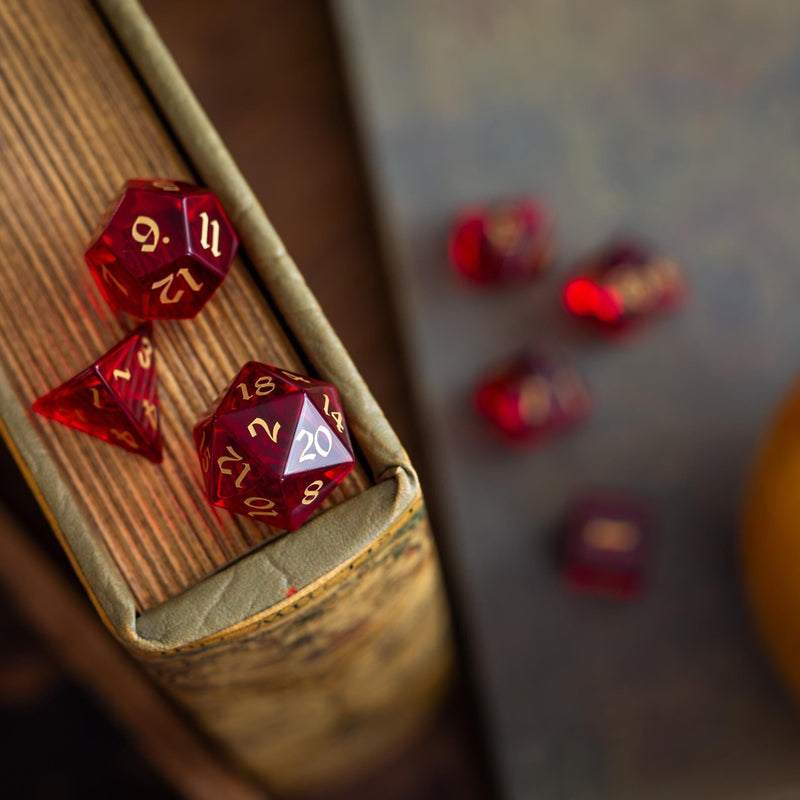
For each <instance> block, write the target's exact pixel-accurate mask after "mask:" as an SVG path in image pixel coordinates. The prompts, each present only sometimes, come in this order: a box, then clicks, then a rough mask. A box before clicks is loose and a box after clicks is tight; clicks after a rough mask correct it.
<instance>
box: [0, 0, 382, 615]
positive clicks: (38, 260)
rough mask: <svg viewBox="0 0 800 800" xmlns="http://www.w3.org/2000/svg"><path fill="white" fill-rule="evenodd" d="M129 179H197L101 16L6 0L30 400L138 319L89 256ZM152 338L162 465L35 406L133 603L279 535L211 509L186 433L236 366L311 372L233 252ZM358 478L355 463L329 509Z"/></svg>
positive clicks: (2, 244) (4, 76)
mask: <svg viewBox="0 0 800 800" xmlns="http://www.w3.org/2000/svg"><path fill="white" fill-rule="evenodd" d="M131 177H162V178H178V179H188V180H192V176H191V172H190V170H189V168H188V167H187V165H186V164H185V163H184V162H183V161H182V159H181V157H180V155H179V153H178V152H177V150H176V148H175V146H174V144H173V143H172V141H171V140H170V138H169V136H168V134H167V133H166V131H165V130H164V128H163V126H162V124H161V122H160V121H159V119H158V117H157V116H156V114H155V113H154V111H153V109H152V108H151V107H150V105H149V102H148V100H147V98H146V96H145V94H144V92H143V91H142V88H141V87H140V86H139V84H138V83H137V81H136V79H135V77H134V76H133V75H132V74H131V72H130V70H129V68H128V66H127V65H126V63H125V61H124V60H123V58H122V57H121V55H120V54H119V52H118V51H117V50H116V48H115V46H114V43H113V41H112V40H111V38H110V36H109V34H108V32H107V31H106V30H105V28H104V26H103V24H102V22H101V21H100V19H99V18H98V16H97V14H96V12H95V11H94V10H93V9H92V8H91V6H90V5H89V3H88V2H83V1H81V2H70V3H63V2H60V0H32V2H26V1H25V0H7V1H6V2H4V3H2V4H0V259H1V261H0V281H2V285H0V363H2V366H3V368H4V369H5V370H6V371H7V373H8V375H9V376H10V380H11V381H12V382H13V387H12V388H13V390H14V391H15V392H16V394H17V395H18V396H19V398H20V400H21V402H22V403H24V404H25V405H28V406H29V405H30V404H31V403H32V402H33V401H34V400H35V399H36V397H38V396H39V395H41V394H43V393H44V392H46V391H47V390H48V389H50V388H52V387H53V386H55V385H57V384H58V383H60V382H62V381H64V380H65V379H67V378H69V377H70V376H71V375H73V374H75V373H76V372H78V371H79V370H80V369H82V368H83V367H85V366H86V365H87V364H89V363H90V362H91V361H93V360H94V359H95V358H97V357H98V356H99V355H100V354H102V353H103V352H105V350H107V349H108V348H109V347H110V346H111V345H113V344H114V343H115V342H116V341H118V340H119V339H120V338H121V337H122V335H123V334H124V333H125V332H126V331H127V330H129V329H130V328H131V327H133V325H134V324H135V321H134V320H131V319H129V318H123V317H119V316H118V315H116V314H115V313H114V312H113V311H112V310H111V309H110V308H109V307H108V306H107V305H106V304H105V302H104V300H103V299H102V296H101V295H100V293H99V291H98V289H97V287H96V286H95V284H94V281H93V279H92V277H91V275H90V273H89V270H88V268H87V267H86V265H85V263H84V260H83V251H84V248H85V246H86V244H87V242H88V241H89V237H90V235H91V233H92V231H93V229H94V228H95V226H96V224H97V221H98V219H99V218H100V216H101V214H102V213H103V211H104V210H105V208H106V207H107V205H108V203H109V202H110V201H111V200H112V199H113V197H114V196H115V195H116V193H117V192H118V191H119V188H120V187H121V185H122V184H123V182H124V181H125V180H126V179H128V178H131ZM155 340H156V347H157V355H158V359H157V367H158V377H159V398H160V402H161V424H162V435H163V437H164V445H165V447H164V462H163V464H160V465H153V464H150V463H149V462H147V461H145V460H144V459H142V458H138V457H136V456H133V455H131V454H129V453H126V452H125V451H123V450H121V449H119V448H116V447H113V446H110V445H108V444H106V443H103V442H101V441H99V440H97V439H94V438H92V437H89V436H86V435H83V434H80V433H77V432H75V431H72V430H69V429H67V428H64V427H63V426H61V425H58V424H56V423H53V422H50V421H47V420H44V419H42V418H40V417H38V416H37V415H34V414H31V423H32V424H33V425H35V426H37V427H38V428H39V429H40V430H41V433H42V435H43V437H45V439H46V440H47V442H48V445H49V448H50V451H51V453H52V456H53V458H54V459H55V460H56V462H57V463H58V465H59V466H60V469H61V475H62V477H63V480H64V481H65V482H66V483H67V484H68V485H69V486H70V488H71V489H72V490H73V492H74V494H75V495H76V496H78V497H80V498H81V502H82V503H83V504H84V506H85V508H84V509H83V510H84V512H85V513H86V514H87V516H88V517H89V518H91V519H93V520H95V522H96V529H97V535H98V536H99V537H100V538H101V539H102V541H103V542H104V543H105V546H106V547H107V549H108V551H109V552H110V554H111V556H112V558H113V559H114V561H115V563H116V564H117V566H118V567H119V569H120V571H121V572H122V574H123V575H124V576H125V578H126V580H127V581H128V583H129V585H130V587H131V589H132V591H133V593H134V595H135V597H136V600H137V603H138V605H139V607H140V608H141V609H146V608H149V607H152V606H154V605H156V604H158V603H160V602H163V601H164V600H165V599H167V598H168V597H171V596H173V595H175V594H177V593H179V592H180V591H182V590H184V589H185V588H186V587H188V586H190V585H192V584H193V583H195V582H196V581H198V580H199V579H201V578H203V577H205V576H207V575H209V574H211V573H213V572H215V571H216V570H218V569H219V568H220V567H222V566H224V565H225V564H227V563H229V562H230V561H231V560H233V559H235V558H237V557H239V556H240V555H242V554H243V553H246V552H247V551H248V550H250V549H252V548H253V547H254V546H256V545H257V544H259V543H260V542H262V541H264V540H265V539H268V538H271V537H272V536H274V535H275V534H276V533H277V532H276V531H274V530H272V529H270V528H268V527H266V526H265V525H262V524H259V523H255V522H251V521H249V520H247V519H245V518H243V517H238V516H233V515H230V514H228V513H227V512H224V511H221V510H217V509H215V508H213V507H212V506H210V505H209V504H208V502H207V501H206V499H205V497H204V495H203V489H202V484H201V477H200V470H199V466H198V464H197V457H196V454H195V452H194V449H193V445H192V440H191V429H192V426H193V425H194V422H195V421H196V420H197V418H198V417H199V416H200V415H201V414H202V413H203V412H204V411H205V409H206V408H207V407H208V406H209V405H210V404H211V403H212V402H213V401H214V399H215V398H216V397H217V396H218V394H219V392H220V391H221V390H222V389H223V388H224V387H225V386H226V385H227V383H228V382H229V380H230V379H231V378H232V376H233V375H234V374H235V373H236V371H237V370H238V368H239V367H240V366H241V364H242V363H244V362H245V361H248V360H250V359H256V360H261V361H265V362H267V363H274V364H278V365H280V366H285V367H287V368H289V369H293V370H298V371H300V372H303V371H305V367H304V366H303V364H302V362H301V361H300V359H299V358H298V356H297V354H296V353H295V352H294V351H293V350H292V348H291V346H290V344H289V342H288V340H287V339H286V337H285V335H284V334H283V333H282V331H281V329H280V325H279V323H278V321H277V320H276V318H275V316H274V314H273V313H272V311H271V310H270V308H269V306H268V304H267V302H266V301H265V299H264V298H263V297H262V296H261V295H260V294H259V292H258V290H257V289H256V287H255V285H254V284H253V282H252V280H251V279H250V278H249V276H248V274H247V272H246V269H245V268H244V266H243V265H242V263H241V262H240V261H239V260H238V259H237V260H236V261H235V262H234V265H233V266H232V268H231V272H230V274H229V276H228V278H227V280H226V281H225V283H224V284H223V286H222V287H221V288H220V289H219V290H218V291H217V293H216V295H215V296H214V297H213V298H212V300H211V301H210V302H209V303H208V305H207V306H206V308H205V309H204V311H203V312H202V313H201V314H200V315H199V316H198V317H197V318H196V319H194V320H189V321H179V322H164V323H156V324H155ZM367 485H368V482H367V478H366V476H365V473H364V471H363V470H362V469H361V468H360V467H357V468H356V470H354V472H353V473H352V475H351V477H350V478H348V479H347V481H346V482H345V483H344V484H343V485H342V487H341V488H340V489H339V490H337V491H336V492H335V493H334V495H333V496H332V497H331V498H330V500H329V501H328V503H327V505H326V507H327V506H329V505H331V504H334V503H337V502H341V500H343V499H344V498H346V497H350V496H352V495H353V494H355V493H357V492H359V491H361V490H363V488H365V487H366V486H367Z"/></svg>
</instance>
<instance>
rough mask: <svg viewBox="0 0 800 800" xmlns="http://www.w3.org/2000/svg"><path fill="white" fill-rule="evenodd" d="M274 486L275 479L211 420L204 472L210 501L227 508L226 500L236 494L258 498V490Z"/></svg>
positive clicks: (233, 438) (236, 495)
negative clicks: (210, 439)
mask: <svg viewBox="0 0 800 800" xmlns="http://www.w3.org/2000/svg"><path fill="white" fill-rule="evenodd" d="M275 483H277V481H276V479H275V476H273V475H270V474H269V472H268V471H267V470H266V469H265V468H264V465H263V464H261V463H259V461H258V460H257V459H255V458H253V457H252V455H251V454H250V453H249V452H248V451H247V450H246V449H245V448H244V447H243V446H242V444H241V442H240V441H238V440H237V438H235V437H233V436H231V435H230V433H229V432H228V431H227V430H226V429H225V428H224V427H222V426H221V425H220V424H219V419H217V420H215V421H214V423H213V440H212V444H211V463H210V465H209V471H208V495H209V498H210V499H211V502H212V503H215V504H217V505H222V506H224V507H228V505H229V504H230V503H227V502H226V501H230V500H232V499H233V498H235V497H238V496H240V495H244V496H245V497H247V496H250V495H259V487H263V486H264V485H265V484H275Z"/></svg>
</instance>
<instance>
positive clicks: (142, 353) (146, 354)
mask: <svg viewBox="0 0 800 800" xmlns="http://www.w3.org/2000/svg"><path fill="white" fill-rule="evenodd" d="M136 359H137V360H138V362H139V366H140V367H141V368H142V369H150V366H151V364H152V363H153V343H152V342H151V341H150V339H149V338H148V337H147V336H142V346H141V347H140V348H139V352H138V353H136Z"/></svg>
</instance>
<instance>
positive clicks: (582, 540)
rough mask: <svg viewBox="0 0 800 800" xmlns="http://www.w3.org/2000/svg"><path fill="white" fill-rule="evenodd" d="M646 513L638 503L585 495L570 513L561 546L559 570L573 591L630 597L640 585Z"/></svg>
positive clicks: (644, 557)
mask: <svg viewBox="0 0 800 800" xmlns="http://www.w3.org/2000/svg"><path fill="white" fill-rule="evenodd" d="M649 527H650V511H649V509H648V508H647V507H646V506H645V505H644V504H643V503H641V502H638V501H636V500H632V499H630V498H622V497H618V496H613V495H589V496H585V497H583V498H581V499H580V500H579V501H578V502H577V503H576V505H575V506H574V507H573V509H572V510H571V512H570V514H569V516H568V518H567V522H566V525H565V528H564V531H563V538H562V541H561V543H560V544H561V546H560V561H561V572H562V575H563V576H564V579H565V580H566V582H567V583H568V585H569V586H571V587H572V588H574V589H577V590H580V591H587V592H596V593H601V594H611V595H616V596H618V597H630V596H632V595H635V594H637V593H638V592H639V591H640V590H641V589H642V587H643V584H644V577H645V568H646V566H647V558H648V550H649Z"/></svg>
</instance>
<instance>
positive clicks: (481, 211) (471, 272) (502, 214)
mask: <svg viewBox="0 0 800 800" xmlns="http://www.w3.org/2000/svg"><path fill="white" fill-rule="evenodd" d="M554 238H555V237H554V226H553V222H552V219H551V217H550V214H549V213H548V212H547V210H546V209H545V207H544V206H543V205H542V204H541V203H539V202H538V201H536V200H533V199H529V198H526V199H521V200H516V201H513V202H509V203H501V204H500V203H498V204H495V205H491V206H486V207H480V208H472V209H468V210H466V211H464V212H463V213H462V215H461V216H460V217H459V218H458V219H457V220H456V222H455V225H454V226H453V231H452V233H451V234H450V241H449V245H448V252H449V256H450V262H451V264H452V265H453V267H454V268H455V269H456V270H457V271H458V272H459V273H461V274H462V275H464V276H465V277H466V278H469V279H470V280H473V281H476V282H477V283H485V284H488V283H498V284H499V283H522V282H524V281H527V280H530V279H531V278H533V277H535V276H536V275H538V274H539V273H540V272H542V270H544V268H545V267H546V266H547V264H548V263H549V261H550V258H551V256H552V252H553V242H554Z"/></svg>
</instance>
